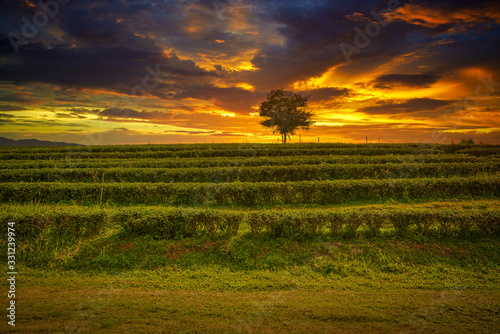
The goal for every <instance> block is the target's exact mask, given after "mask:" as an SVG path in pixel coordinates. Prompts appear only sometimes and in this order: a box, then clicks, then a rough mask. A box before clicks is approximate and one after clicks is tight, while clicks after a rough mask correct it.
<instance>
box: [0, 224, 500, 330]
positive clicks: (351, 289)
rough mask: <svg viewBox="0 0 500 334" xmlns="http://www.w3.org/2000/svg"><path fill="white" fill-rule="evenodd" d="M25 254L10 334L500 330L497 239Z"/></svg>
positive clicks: (41, 242) (118, 244)
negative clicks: (13, 325)
mask: <svg viewBox="0 0 500 334" xmlns="http://www.w3.org/2000/svg"><path fill="white" fill-rule="evenodd" d="M20 246H21V247H20V260H19V261H20V264H19V265H18V282H17V302H16V306H17V314H16V318H17V319H16V320H17V321H16V328H15V329H13V328H11V327H10V326H7V325H6V322H7V321H5V320H4V321H2V323H1V324H0V332H2V333H3V332H16V333H424V332H425V333H427V332H433V333H497V332H499V329H500V320H499V319H500V317H499V310H500V276H499V273H500V266H499V263H500V252H499V251H498V250H499V249H500V247H499V246H500V241H499V240H497V239H495V238H482V239H473V238H472V239H457V238H442V237H438V236H434V237H432V236H428V237H425V238H423V237H406V238H396V237H395V236H393V237H388V236H384V235H381V236H378V237H365V236H363V235H361V236H360V237H358V238H336V239H334V238H332V237H328V236H327V235H324V236H319V237H318V238H316V239H311V240H291V239H286V238H272V237H270V236H267V237H266V235H260V236H259V237H258V238H257V237H252V236H250V235H239V236H236V237H233V238H230V239H210V238H207V237H199V238H189V239H181V240H157V239H154V238H151V237H149V236H133V235H127V234H124V233H123V231H121V230H120V229H119V228H117V227H115V228H109V229H107V230H106V231H105V233H104V234H102V235H99V236H96V237H92V238H85V239H71V238H70V237H68V236H61V235H52V236H51V235H43V236H41V237H40V238H39V239H35V240H32V241H30V242H20ZM0 270H2V271H3V272H6V271H7V270H6V268H5V266H4V265H3V266H2V267H1V268H0ZM3 286H4V288H5V289H6V290H7V286H6V284H5V283H4V284H3ZM0 303H1V305H7V297H6V294H2V295H1V298H0Z"/></svg>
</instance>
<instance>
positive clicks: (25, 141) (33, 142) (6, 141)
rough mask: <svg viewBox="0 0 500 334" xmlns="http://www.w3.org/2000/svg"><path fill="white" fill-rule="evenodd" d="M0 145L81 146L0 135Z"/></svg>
mask: <svg viewBox="0 0 500 334" xmlns="http://www.w3.org/2000/svg"><path fill="white" fill-rule="evenodd" d="M0 146H81V145H80V144H74V143H65V142H57V141H47V140H38V139H20V140H14V139H7V138H4V137H0Z"/></svg>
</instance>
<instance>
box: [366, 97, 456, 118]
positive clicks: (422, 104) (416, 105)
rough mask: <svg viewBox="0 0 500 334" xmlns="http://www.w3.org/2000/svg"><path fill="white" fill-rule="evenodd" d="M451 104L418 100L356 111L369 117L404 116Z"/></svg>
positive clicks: (431, 100)
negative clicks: (384, 115)
mask: <svg viewBox="0 0 500 334" xmlns="http://www.w3.org/2000/svg"><path fill="white" fill-rule="evenodd" d="M452 103H453V101H443V100H434V99H428V98H418V99H411V100H408V101H405V102H401V103H392V102H391V103H381V104H379V105H376V106H370V107H365V108H360V109H358V111H359V112H362V113H365V114H369V115H383V114H406V113H415V112H420V111H434V110H437V109H439V108H441V107H444V106H448V105H450V104H452Z"/></svg>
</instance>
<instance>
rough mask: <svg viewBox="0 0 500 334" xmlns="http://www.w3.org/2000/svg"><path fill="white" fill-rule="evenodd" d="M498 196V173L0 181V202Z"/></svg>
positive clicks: (251, 202)
mask: <svg viewBox="0 0 500 334" xmlns="http://www.w3.org/2000/svg"><path fill="white" fill-rule="evenodd" d="M470 196H474V197H479V196H482V197H489V198H491V197H499V196H500V177H498V176H488V177H485V176H475V177H468V178H459V177H454V178H419V179H392V180H390V179H389V180H373V179H368V180H338V181H298V182H281V183H278V182H260V183H250V182H232V183H138V182H137V183H104V184H102V185H101V184H98V183H43V182H41V183H25V182H17V183H13V182H8V183H3V184H2V187H1V188H0V202H3V203H58V202H77V203H86V204H99V203H100V202H101V198H102V203H113V204H119V205H128V204H149V205H154V204H168V205H191V206H192V205H195V206H199V205H224V206H227V205H235V206H265V205H276V204H338V203H348V202H353V201H381V200H385V199H389V198H395V199H404V200H410V199H428V198H464V197H470Z"/></svg>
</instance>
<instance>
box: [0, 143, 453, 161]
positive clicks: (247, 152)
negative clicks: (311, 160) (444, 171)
mask: <svg viewBox="0 0 500 334" xmlns="http://www.w3.org/2000/svg"><path fill="white" fill-rule="evenodd" d="M442 153H443V152H442V151H440V150H433V149H425V150H418V151H417V150H415V149H414V148H405V147H402V148H400V147H397V146H395V147H387V148H384V147H382V148H378V147H363V146H356V147H349V148H311V149H293V148H264V149H262V148H259V149H225V150H223V149H200V150H184V151H151V150H144V151H138V152H127V151H126V152H89V151H82V152H78V151H74V152H72V151H69V152H66V153H62V152H57V153H35V152H23V153H18V152H6V153H0V160H48V159H52V160H68V159H134V158H135V159H144V158H156V159H165V158H202V157H262V156H271V157H275V156H276V157H279V156H310V155H369V156H371V155H387V154H442Z"/></svg>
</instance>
